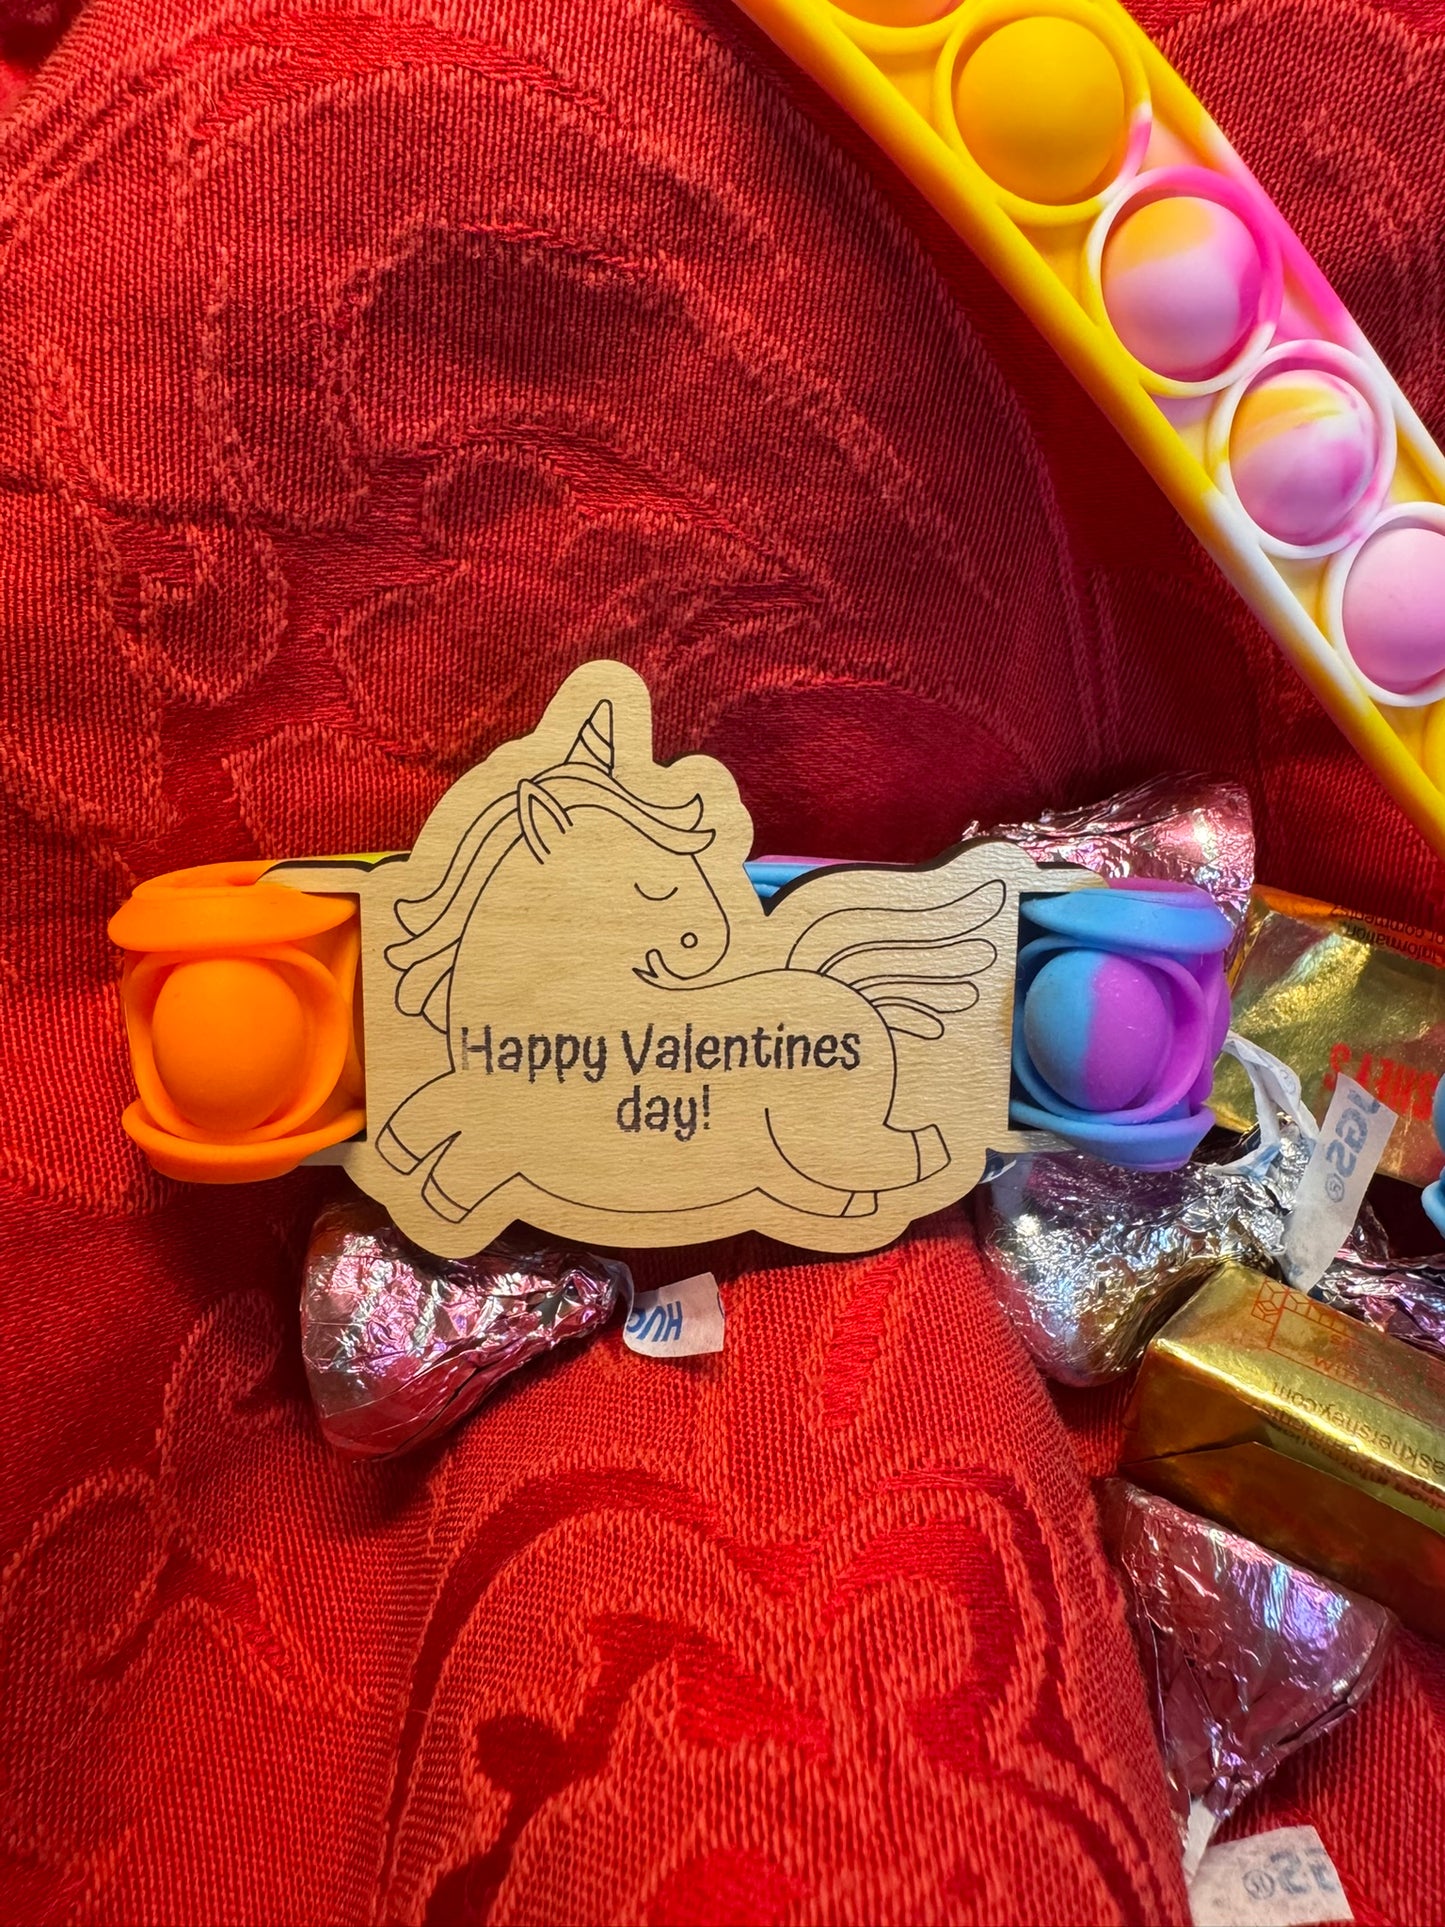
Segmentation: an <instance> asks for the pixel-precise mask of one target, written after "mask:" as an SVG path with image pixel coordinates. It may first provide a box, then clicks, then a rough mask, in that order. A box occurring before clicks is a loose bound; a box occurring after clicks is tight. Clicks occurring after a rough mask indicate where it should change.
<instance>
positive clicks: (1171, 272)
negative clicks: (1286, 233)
mask: <svg viewBox="0 0 1445 1927" xmlns="http://www.w3.org/2000/svg"><path fill="white" fill-rule="evenodd" d="M1100 279H1101V283H1102V290H1103V297H1104V307H1105V309H1106V311H1107V313H1108V316H1109V320H1110V322H1111V323H1112V324H1113V328H1114V332H1115V333H1116V334H1117V335H1118V337H1119V339H1120V341H1122V342H1123V344H1124V346H1125V347H1126V348H1127V349H1128V350H1129V353H1130V354H1131V355H1133V357H1134V358H1135V360H1136V361H1140V362H1142V363H1143V364H1144V366H1145V367H1146V368H1150V369H1152V370H1153V371H1154V373H1155V374H1159V375H1166V376H1168V377H1169V378H1170V379H1171V380H1173V381H1208V380H1209V379H1210V377H1211V376H1213V375H1217V374H1220V373H1221V372H1222V371H1223V370H1224V369H1225V368H1226V367H1228V365H1229V363H1230V362H1231V361H1233V359H1234V358H1235V356H1236V355H1237V354H1238V353H1239V351H1240V350H1241V349H1242V348H1243V347H1244V345H1245V343H1246V341H1247V340H1248V339H1249V335H1250V332H1251V330H1252V329H1253V327H1254V325H1255V321H1256V318H1257V316H1258V314H1259V307H1260V296H1261V294H1262V292H1263V288H1264V264H1263V262H1262V261H1261V260H1260V256H1259V249H1258V247H1257V246H1256V244H1255V240H1254V236H1253V235H1252V234H1251V233H1250V231H1249V229H1248V228H1247V227H1246V226H1245V224H1244V222H1243V221H1242V220H1240V218H1239V216H1238V215H1237V214H1235V213H1233V212H1231V210H1230V209H1229V208H1227V207H1223V206H1221V205H1220V204H1219V202H1218V201H1213V200H1205V199H1202V198H1201V197H1200V196H1198V195H1193V194H1176V195H1170V196H1168V197H1167V198H1164V199H1161V200H1157V201H1146V202H1144V203H1143V204H1142V205H1141V206H1139V207H1137V208H1135V209H1133V210H1132V211H1130V212H1129V213H1127V214H1125V216H1124V218H1123V219H1122V220H1120V221H1119V222H1118V223H1117V225H1116V226H1115V227H1114V228H1113V230H1112V231H1111V233H1110V235H1109V238H1108V240H1107V241H1106V242H1105V244H1104V255H1103V262H1102V265H1101V274H1100Z"/></svg>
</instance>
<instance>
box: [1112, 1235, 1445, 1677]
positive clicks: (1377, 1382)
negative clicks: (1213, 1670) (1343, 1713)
mask: <svg viewBox="0 0 1445 1927" xmlns="http://www.w3.org/2000/svg"><path fill="white" fill-rule="evenodd" d="M1122 1471H1123V1473H1124V1476H1125V1477H1127V1478H1129V1479H1131V1480H1132V1481H1133V1482H1134V1483H1135V1484H1138V1485H1143V1486H1147V1487H1149V1488H1150V1490H1152V1491H1155V1492H1160V1493H1162V1494H1163V1495H1164V1496H1165V1497H1166V1498H1170V1499H1173V1500H1175V1501H1176V1502H1177V1503H1178V1504H1180V1505H1184V1506H1188V1507H1189V1508H1191V1509H1192V1510H1194V1511H1199V1512H1204V1513H1207V1514H1208V1515H1209V1516H1210V1517H1211V1518H1213V1519H1217V1520H1219V1521H1220V1522H1221V1523H1222V1524H1225V1525H1228V1526H1229V1527H1231V1528H1232V1529H1233V1530H1234V1531H1236V1532H1240V1533H1243V1534H1244V1535H1245V1537H1246V1538H1250V1539H1254V1540H1257V1541H1258V1542H1259V1543H1260V1544H1261V1545H1265V1546H1268V1547H1270V1548H1271V1550H1273V1551H1275V1552H1279V1553H1282V1554H1283V1555H1284V1556H1285V1557H1286V1558H1289V1559H1294V1560H1298V1561H1299V1563H1300V1564H1301V1565H1305V1566H1309V1567H1311V1568H1312V1569H1313V1570H1314V1571H1316V1572H1321V1573H1325V1574H1328V1575H1329V1576H1330V1577H1331V1578H1333V1579H1336V1580H1338V1581H1339V1582H1340V1583H1341V1584H1343V1585H1346V1586H1349V1587H1350V1588H1351V1589H1352V1590H1354V1591H1356V1592H1362V1593H1365V1594H1367V1595H1368V1596H1369V1597H1370V1598H1372V1599H1377V1600H1379V1601H1380V1602H1381V1603H1382V1604H1384V1605H1387V1606H1389V1607H1391V1608H1392V1609H1393V1610H1394V1611H1395V1612H1397V1613H1398V1614H1399V1616H1400V1617H1401V1619H1403V1620H1404V1621H1405V1623H1406V1624H1407V1625H1410V1626H1413V1627H1414V1628H1415V1629H1416V1630H1417V1631H1419V1632H1423V1633H1426V1634H1428V1635H1429V1636H1430V1637H1432V1638H1436V1639H1442V1638H1445V1365H1442V1364H1441V1363H1440V1362H1439V1361H1438V1360H1436V1359H1434V1358H1431V1357H1429V1356H1428V1355H1427V1354H1426V1353H1424V1352H1422V1351H1418V1350H1415V1349H1413V1348H1412V1347H1410V1346H1408V1345H1403V1344H1401V1343H1400V1342H1399V1341H1398V1340H1396V1339H1393V1338H1388V1337H1386V1336H1384V1335H1383V1334H1382V1333H1380V1332H1378V1331H1375V1330H1372V1329H1371V1328H1370V1327H1369V1326H1368V1325H1365V1324H1363V1323H1361V1322H1359V1321H1358V1320H1357V1319H1352V1318H1347V1317H1345V1316H1343V1314H1341V1313H1340V1312H1337V1311H1335V1310H1333V1309H1331V1308H1330V1307H1329V1306H1328V1305H1323V1304H1320V1303H1319V1302H1318V1301H1317V1300H1315V1299H1313V1298H1311V1297H1308V1296H1307V1295H1306V1294H1305V1293H1303V1292H1298V1291H1294V1290H1292V1289H1291V1288H1290V1287H1289V1286H1288V1285H1282V1284H1277V1283H1276V1282H1275V1281H1274V1280H1273V1279H1270V1278H1266V1277H1263V1276H1262V1275H1261V1274H1259V1273H1258V1272H1254V1271H1249V1270H1246V1269H1245V1268H1244V1267H1242V1266H1239V1265H1226V1266H1223V1267H1221V1269H1220V1270H1219V1271H1218V1272H1216V1274H1215V1275H1214V1277H1213V1278H1211V1279H1210V1281H1209V1282H1208V1283H1207V1284H1206V1285H1204V1286H1203V1287H1202V1289H1201V1290H1200V1291H1199V1292H1198V1293H1197V1294H1196V1295H1195V1296H1194V1298H1192V1299H1191V1300H1190V1302H1189V1303H1188V1304H1187V1305H1186V1306H1185V1307H1184V1308H1183V1310H1181V1311H1178V1312H1176V1313H1175V1315H1174V1316H1173V1318H1171V1319H1170V1321H1169V1323H1168V1324H1167V1325H1166V1326H1165V1327H1164V1328H1163V1330H1162V1331H1161V1332H1159V1333H1158V1335H1157V1336H1156V1337H1155V1338H1154V1340H1153V1341H1152V1343H1151V1344H1150V1346H1149V1348H1148V1350H1147V1351H1146V1352H1145V1354H1144V1361H1143V1364H1142V1365H1141V1366H1140V1369H1139V1377H1138V1379H1137V1381H1136V1384H1135V1388H1134V1395H1133V1398H1132V1401H1131V1404H1130V1408H1129V1416H1128V1421H1127V1436H1126V1439H1125V1447H1124V1465H1123V1467H1122Z"/></svg>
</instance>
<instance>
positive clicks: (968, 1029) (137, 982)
mask: <svg viewBox="0 0 1445 1927" xmlns="http://www.w3.org/2000/svg"><path fill="white" fill-rule="evenodd" d="M751 840H752V825H751V823H750V821H749V820H748V817H747V814H746V812H745V810H744V809H743V807H742V804H741V802H740V800H739V798H738V794H737V787H736V784H735V783H734V782H733V779H732V778H731V776H730V775H729V774H728V772H727V771H726V770H725V769H724V768H723V766H722V765H721V764H719V763H716V762H714V761H713V760H712V759H711V758H708V757H704V756H690V757H687V758H685V759H683V761H682V762H680V763H677V764H670V765H657V764H655V763H654V762H653V761H652V757H651V711H650V704H649V701H648V697H647V693H646V689H645V687H644V685H643V684H642V682H641V680H640V679H639V678H638V677H636V676H635V675H634V674H633V673H632V672H631V671H630V670H628V669H625V668H624V667H623V666H622V665H621V664H617V663H591V664H587V665H585V666H584V667H583V668H581V669H579V670H577V671H575V672H574V674H573V675H572V676H571V677H569V678H568V680H567V682H566V683H565V684H564V685H563V687H562V689H561V690H560V691H559V692H558V694H557V696H556V697H555V698H554V700H553V702H552V704H551V705H550V706H549V708H548V710H547V712H546V715H545V716H544V717H543V719H542V722H541V723H540V724H539V725H538V728H537V730H536V731H535V732H534V733H533V734H532V735H531V736H529V737H526V738H524V739H521V740H519V741H518V742H514V743H507V744H502V745H500V746H499V747H498V748H497V749H496V750H494V751H493V753H492V755H491V756H490V757H488V758H487V760H486V761H485V762H484V763H482V764H480V765H478V767H477V768H476V769H475V770H472V771H469V772H467V773H466V774H465V775H463V776H462V777H461V778H459V779H458V781H457V783H456V784H455V785H454V786H453V788H452V789H451V790H450V791H449V792H448V793H447V795H446V796H444V797H443V798H442V799H441V801H440V802H439V803H438V805H437V806H436V808H435V810H434V811H433V812H432V814H431V816H430V817H429V818H428V820H427V823H426V824H425V826H424V827H423V829H422V832H421V835H420V837H419V839H418V842H417V845H416V848H415V849H414V850H413V851H412V852H410V853H407V852H398V853H396V854H393V855H388V856H361V857H337V858H330V859H321V860H318V861H314V862H304V863H281V864H277V865H271V864H268V863H266V862H265V861H251V862H243V863H232V864H211V865H206V866H203V867H201V868H198V869H193V870H183V871H177V872H173V873H172V874H170V875H168V876H163V877H155V878H152V879H151V880H150V881H148V882H146V883H142V884H141V885H140V886H139V887H138V888H137V889H136V890H135V892H134V893H133V895H132V896H131V897H130V898H129V900H128V901H127V902H126V903H124V904H123V905H122V906H121V908H120V909H119V910H118V911H117V912H116V914H115V916H114V917H113V918H112V919H111V923H110V934H111V937H112V940H113V941H114V942H115V943H117V944H118V945H119V946H120V947H121V948H122V949H123V950H124V951H125V953H126V960H125V969H124V973H123V976H122V982H121V1001H122V1005H123V1007H124V1011H125V1019H126V1029H127V1034H128V1037H129V1041H130V1050H131V1063H132V1067H133V1070H134V1074H135V1083H136V1092H137V1095H136V1098H135V1100H134V1101H133V1102H132V1103H131V1104H130V1105H129V1107H128V1108H127V1110H126V1112H125V1116H124V1120H123V1121H124V1125H125V1129H126V1130H127V1132H128V1133H129V1134H130V1136H131V1137H132V1138H133V1139H134V1140H135V1142H136V1143H137V1144H139V1145H140V1147H141V1149H142V1150H143V1151H144V1152H145V1154H146V1156H147V1157H148V1158H149V1159H150V1160H151V1162H152V1163H153V1164H154V1165H155V1166H156V1167H157V1169H159V1170H161V1171H163V1172H165V1173H166V1174H167V1175H168V1176H171V1177H177V1178H183V1179H189V1180H192V1181H199V1182H203V1183H245V1182H250V1181H254V1180H257V1179H263V1178H269V1177H277V1176H280V1175H281V1174H282V1173H284V1172H286V1171H289V1170H291V1169H292V1168H293V1167H294V1166H296V1165H297V1164H299V1163H301V1162H303V1161H304V1160H306V1159H308V1158H310V1159H316V1158H318V1157H320V1158H321V1159H322V1161H325V1162H336V1163H341V1164H343V1165H344V1166H345V1168H346V1169H347V1170H348V1172H350V1174H351V1176H352V1177H353V1178H354V1179H355V1180H356V1182H357V1183H358V1184H359V1185H361V1186H362V1188H363V1189H365V1190H367V1191H369V1192H370V1194H371V1195H372V1196H373V1197H375V1198H376V1199H377V1201H378V1202H379V1203H381V1204H383V1205H385V1206H386V1208H387V1209H388V1211H390V1212H391V1213H392V1215H393V1217H394V1218H395V1219H396V1221H397V1223H398V1225H399V1226H400V1228H401V1229H402V1230H403V1231H405V1232H406V1233H407V1235H408V1236H410V1237H412V1238H414V1239H415V1240H416V1241H417V1242H418V1243H420V1244H422V1245H424V1246H425V1247H426V1248H427V1249H429V1250H432V1251H436V1252H438V1253H439V1254H440V1255H443V1256H448V1257H461V1256H466V1255H467V1254H468V1253H469V1252H470V1251H475V1250H478V1249H480V1248H481V1247H482V1246H483V1245H484V1244H486V1243H487V1242H488V1240H489V1239H490V1238H491V1237H493V1236H495V1235H496V1234H497V1233H498V1232H499V1231H500V1230H502V1229H503V1228H504V1227H505V1225H506V1224H507V1223H508V1222H510V1221H511V1220H512V1219H514V1218H518V1217H521V1218H524V1219H526V1220H527V1221H528V1222H529V1223H534V1224H536V1225H538V1226H540V1227H542V1228H544V1229H546V1230H549V1231H556V1232H559V1233H560V1234H561V1235H563V1236H574V1237H601V1238H603V1239H604V1241H606V1242H612V1243H616V1242H625V1243H631V1244H676V1243H679V1242H687V1241H688V1240H689V1238H691V1237H694V1236H702V1237H713V1236H724V1235H727V1234H728V1233H729V1232H731V1231H734V1230H738V1229H742V1228H744V1227H745V1226H748V1225H753V1226H756V1228H758V1229H762V1230H770V1231H771V1232H772V1233H773V1234H774V1235H775V1236H780V1237H786V1238H788V1239H789V1240H790V1241H791V1242H793V1243H795V1244H801V1245H803V1246H804V1247H806V1248H811V1249H817V1250H867V1249H870V1248H872V1247H873V1246H876V1245H877V1244H879V1243H884V1242H887V1240H888V1239H889V1238H891V1237H894V1236H896V1235H897V1234H898V1232H899V1231H901V1230H902V1229H903V1227H904V1226H905V1225H906V1224H907V1223H908V1222H909V1221H910V1219H911V1218H913V1217H916V1216H918V1215H920V1214H921V1213H923V1212H926V1211H930V1210H937V1209H940V1208H941V1207H942V1206H943V1205H945V1204H949V1203H952V1202H953V1201H954V1200H955V1199H957V1198H958V1197H961V1196H962V1195H963V1193H964V1192H965V1191H966V1190H968V1189H969V1188H970V1186H971V1185H973V1184H974V1183H976V1182H977V1180H978V1177H979V1175H980V1174H981V1172H982V1171H983V1169H984V1165H985V1160H986V1157H987V1154H988V1153H989V1152H990V1151H1001V1152H1004V1153H1007V1152H1010V1151H1016V1150H1021V1149H1040V1148H1049V1147H1051V1146H1056V1145H1057V1144H1058V1142H1059V1141H1060V1140H1063V1141H1066V1142H1069V1143H1073V1144H1075V1145H1077V1146H1078V1147H1079V1148H1081V1149H1084V1150H1088V1151H1091V1152H1093V1153H1095V1154H1096V1155H1098V1156H1100V1157H1104V1158H1107V1159H1109V1160H1110V1161H1112V1162H1114V1163H1119V1164H1124V1165H1128V1166H1130V1167H1132V1168H1136V1169H1143V1170H1158V1169H1167V1168H1173V1167H1174V1166H1176V1165H1179V1164H1181V1163H1183V1162H1184V1161H1185V1160H1186V1159H1187V1158H1188V1156H1189V1155H1190V1153H1191V1152H1192V1151H1193V1150H1194V1148H1195V1146H1196V1145H1197V1144H1198V1142H1199V1140H1200V1138H1201V1137H1202V1136H1203V1135H1204V1133H1205V1131H1206V1130H1208V1128H1209V1126H1210V1124H1211V1123H1212V1122H1213V1118H1212V1115H1211V1113H1210V1112H1209V1111H1208V1109H1207V1108H1206V1101H1207V1099H1208V1096H1209V1091H1210V1087H1211V1084H1212V1081H1213V1070H1214V1062H1215V1058H1216V1056H1217V1055H1218V1052H1219V1050H1220V1048H1221V1046H1222V1044H1223V1042H1224V1037H1225V1032H1226V1030H1227V1028H1228V1022H1229V994H1228V989H1227V986H1226V981H1225V975H1224V967H1223V960H1224V953H1225V949H1226V946H1227V944H1228V941H1229V936H1230V924H1229V920H1228V919H1227V917H1225V915H1224V914H1223V912H1222V911H1221V910H1219V909H1218V908H1217V907H1216V906H1215V905H1214V904H1213V903H1212V902H1211V901H1210V899H1209V898H1208V896H1207V895H1206V894H1205V893H1204V892H1203V891H1202V890H1198V889H1195V888H1193V887H1192V886H1190V885H1187V884H1177V885H1169V884H1161V883H1149V882H1145V881H1142V880H1138V879H1135V880H1132V881H1128V882H1116V883H1113V884H1110V885H1109V886H1107V887H1106V886H1104V885H1103V883H1102V882H1101V880H1100V879H1099V878H1097V877H1095V876H1093V875H1091V874H1090V873H1089V872H1087V871H1084V870H1080V869H1076V868H1073V867H1070V866H1067V865H1062V866H1061V865H1054V866H1050V867H1043V866H1041V865H1039V864H1037V863H1036V862H1035V861H1034V860H1033V859H1032V858H1031V857H1030V856H1029V855H1028V854H1027V853H1026V852H1024V851H1022V850H1019V849H1016V848H1014V847H1012V846H1010V845H1008V844H1006V843H994V842H989V841H986V840H985V841H977V842H971V843H967V844H963V845H960V846H959V848H958V849H956V850H954V851H952V852H950V853H949V854H948V855H947V856H946V857H943V858H940V859H939V860H938V862H937V863H934V864H926V865H922V866H911V865H864V864H851V863H838V864H817V863H791V862H788V861H786V860H778V859H775V860H771V861H768V862H764V863H759V864H756V865H747V864H745V863H744V862H743V861H742V858H743V856H744V853H745V852H746V850H747V849H748V847H749V845H750V843H751ZM1038 1133H1044V1134H1045V1135H1043V1136H1039V1135H1037V1134H1038ZM654 1134H655V1135H654Z"/></svg>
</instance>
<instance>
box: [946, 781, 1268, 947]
mask: <svg viewBox="0 0 1445 1927" xmlns="http://www.w3.org/2000/svg"><path fill="white" fill-rule="evenodd" d="M977 836H995V837H999V838H1001V839H1002V840H1003V841H1004V842H1005V843H1015V844H1018V845H1019V846H1020V847H1021V848H1022V849H1025V850H1027V851H1028V852H1029V854H1030V856H1032V857H1035V858H1037V859H1038V861H1039V862H1041V863H1077V864H1079V865H1080V867H1081V868H1083V869H1085V870H1093V871H1095V872H1096V873H1097V874H1098V875H1099V876H1104V877H1158V878H1160V879H1162V880H1163V881H1165V882H1170V883H1195V884H1198V886H1199V887H1200V889H1201V890H1207V891H1208V892H1209V894H1210V896H1211V897H1213V899H1214V901H1215V902H1216V903H1217V904H1218V905H1219V907H1220V909H1221V910H1222V911H1223V912H1224V914H1225V915H1226V916H1227V917H1228V918H1229V921H1230V923H1231V924H1232V925H1233V926H1234V930H1235V934H1236V936H1237V935H1238V933H1239V931H1240V930H1241V929H1242V928H1243V926H1244V918H1245V912H1246V911H1247V910H1248V908H1249V893H1250V890H1251V888H1252V887H1253V884H1254V823H1253V819H1252V818H1251V816H1250V810H1249V795H1248V792H1247V791H1246V790H1245V788H1244V786H1243V785H1242V784H1240V783H1231V782H1227V781H1225V780H1223V779H1220V778H1214V777H1208V776H1162V777H1157V778H1155V780H1154V781H1153V782H1149V783H1141V784H1140V785H1139V786H1138V788H1137V789H1130V790H1121V791H1120V792H1119V794H1118V795H1117V796H1110V797H1107V798H1106V799H1105V800H1104V801H1103V802H1102V803H1088V804H1085V805H1084V806H1083V807H1082V808H1081V809H1074V810H1045V811H1044V813H1043V815H1042V816H1040V817H1039V819H1038V821H1037V822H1036V823H1001V824H998V825H996V826H994V827H990V826H989V825H988V824H986V823H970V824H969V825H968V826H967V828H966V829H964V830H963V831H962V832H961V840H963V841H965V842H966V841H968V840H969V839H970V838H972V837H977Z"/></svg>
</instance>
